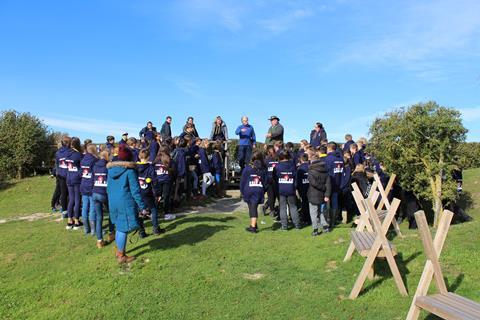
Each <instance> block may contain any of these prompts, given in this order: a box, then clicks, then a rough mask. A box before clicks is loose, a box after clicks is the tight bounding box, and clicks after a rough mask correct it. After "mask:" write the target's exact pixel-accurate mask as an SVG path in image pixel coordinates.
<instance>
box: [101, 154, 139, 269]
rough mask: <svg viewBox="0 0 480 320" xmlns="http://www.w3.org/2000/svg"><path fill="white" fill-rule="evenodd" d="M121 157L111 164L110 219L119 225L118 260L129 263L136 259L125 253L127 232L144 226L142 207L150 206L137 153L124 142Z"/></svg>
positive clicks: (116, 239) (116, 237) (117, 226)
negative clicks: (137, 165) (135, 158)
mask: <svg viewBox="0 0 480 320" xmlns="http://www.w3.org/2000/svg"><path fill="white" fill-rule="evenodd" d="M118 160H119V161H114V162H109V163H108V164H107V169H108V175H107V176H108V180H107V193H108V206H109V210H110V220H111V221H112V223H113V224H114V225H115V229H116V234H115V242H116V243H117V254H116V256H117V260H118V262H119V263H125V262H131V261H133V260H134V259H135V257H128V256H127V255H125V248H126V245H127V235H128V233H129V232H132V231H133V230H136V229H138V228H139V227H140V226H139V221H138V211H139V210H145V209H146V206H145V204H144V202H143V201H142V197H141V195H140V186H139V184H138V175H137V171H136V169H135V163H134V162H133V153H132V151H131V150H130V148H128V146H126V145H121V146H120V148H119V150H118Z"/></svg>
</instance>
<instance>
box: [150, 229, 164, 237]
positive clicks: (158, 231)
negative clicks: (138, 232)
mask: <svg viewBox="0 0 480 320" xmlns="http://www.w3.org/2000/svg"><path fill="white" fill-rule="evenodd" d="M165 232H167V230H165V229H162V228H157V229H153V234H154V235H156V236H159V235H161V234H164V233H165Z"/></svg>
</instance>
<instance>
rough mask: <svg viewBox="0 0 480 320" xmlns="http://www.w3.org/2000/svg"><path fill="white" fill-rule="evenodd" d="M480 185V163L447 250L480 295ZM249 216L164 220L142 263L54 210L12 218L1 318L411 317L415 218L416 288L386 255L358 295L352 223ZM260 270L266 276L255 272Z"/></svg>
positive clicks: (409, 251) (464, 288) (447, 263)
mask: <svg viewBox="0 0 480 320" xmlns="http://www.w3.org/2000/svg"><path fill="white" fill-rule="evenodd" d="M479 184H480V170H471V171H468V172H467V173H466V175H465V191H467V192H470V193H471V194H472V195H473V196H474V201H475V203H474V206H475V208H474V209H471V210H469V213H470V214H471V215H473V216H474V217H475V218H476V219H475V220H474V221H473V222H470V223H465V224H462V225H454V226H452V227H451V230H450V233H449V236H448V238H447V242H446V246H445V248H444V252H443V254H442V257H441V263H442V266H443V271H444V275H445V277H446V278H447V280H448V281H447V282H448V285H449V286H450V287H451V288H452V289H454V290H455V292H457V293H458V294H460V295H464V296H466V297H469V298H470V299H473V300H476V301H480V273H479V272H478V271H477V270H478V266H479V263H480V251H479V249H480V244H479V237H478V230H479V227H480V222H479V221H478V220H479V218H480V209H479V205H480V197H479V195H478V186H479ZM15 188H20V185H17V186H15ZM4 192H6V191H2V192H0V197H1V198H2V199H3V196H4ZM49 194H50V193H49V192H48V193H47V194H45V196H48V195H49ZM41 210H43V209H42V207H41V206H40V207H38V208H35V210H33V211H32V212H36V211H41ZM247 221H248V218H247V216H246V214H233V215H192V216H188V217H185V218H181V219H178V220H176V221H173V222H170V223H168V224H164V226H165V227H167V229H168V233H167V234H165V235H163V236H161V237H158V238H154V237H149V238H147V239H145V240H139V241H138V242H136V243H134V244H130V243H129V244H128V248H129V250H131V251H130V253H131V254H134V255H137V256H138V260H137V261H135V262H134V263H132V264H131V266H130V267H120V266H118V265H117V264H116V262H115V260H114V257H113V246H108V247H106V248H104V249H103V250H98V249H96V248H95V240H94V239H92V238H90V237H85V236H84V235H83V234H82V232H80V231H78V232H72V231H70V232H67V231H66V230H64V228H63V224H62V223H61V222H58V221H55V220H54V219H53V218H51V219H43V220H39V221H35V222H9V223H6V224H2V225H0V234H2V237H0V257H2V258H1V259H0V270H1V272H0V283H1V285H0V319H26V318H33V319H58V318H78V319H126V318H142V319H204V318H209V319H404V318H405V316H406V313H407V311H408V308H409V305H410V303H411V299H412V295H413V293H414V292H415V289H416V286H417V284H418V280H419V278H420V275H421V272H422V269H423V266H424V262H425V256H424V254H423V250H422V245H421V242H420V239H419V238H418V236H417V233H416V231H410V230H407V229H406V224H405V223H404V224H402V225H401V227H402V232H404V234H405V235H406V238H405V239H399V238H395V239H394V240H393V241H394V243H395V245H396V246H397V248H398V251H399V252H400V255H399V256H398V257H397V262H398V264H399V267H400V270H401V272H402V274H403V275H405V277H406V286H407V288H408V290H409V293H410V296H409V297H402V296H400V294H399V293H398V291H397V289H396V286H395V283H394V281H393V278H392V277H391V275H390V273H389V271H388V266H387V265H386V263H383V262H378V263H377V265H376V271H377V272H378V274H379V277H377V279H375V280H373V281H367V283H366V285H365V286H364V290H363V291H362V293H361V295H360V296H359V298H358V299H357V300H355V301H350V300H348V299H345V297H348V294H349V292H350V290H351V288H352V286H353V284H354V282H355V279H356V276H357V274H358V272H359V271H360V269H361V267H362V265H363V263H364V261H365V260H364V258H361V257H359V256H358V255H356V254H355V255H354V258H353V259H352V261H350V262H348V263H343V262H342V260H343V257H344V255H345V251H346V249H347V246H348V241H349V236H348V232H349V230H350V229H349V228H347V227H346V226H345V227H341V228H338V229H336V230H335V231H334V232H332V233H331V234H328V235H323V236H321V237H318V238H312V237H310V230H309V229H308V228H306V229H303V230H301V231H294V230H292V231H289V232H281V231H278V230H272V229H271V221H270V220H269V218H267V225H264V226H262V228H261V232H260V233H259V234H257V235H251V234H247V233H246V232H245V231H244V227H245V226H246V225H247ZM134 240H136V239H134ZM256 273H258V274H260V275H261V276H260V277H261V278H260V279H257V280H252V279H247V278H248V275H253V274H256ZM425 316H426V314H422V317H425Z"/></svg>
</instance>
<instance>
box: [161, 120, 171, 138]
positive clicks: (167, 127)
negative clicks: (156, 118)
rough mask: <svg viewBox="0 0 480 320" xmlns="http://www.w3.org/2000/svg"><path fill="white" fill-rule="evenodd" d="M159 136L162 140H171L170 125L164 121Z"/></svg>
mask: <svg viewBox="0 0 480 320" xmlns="http://www.w3.org/2000/svg"><path fill="white" fill-rule="evenodd" d="M160 135H161V136H162V138H163V139H167V138H171V137H172V127H171V125H170V123H168V122H167V121H165V122H164V123H163V125H162V129H160Z"/></svg>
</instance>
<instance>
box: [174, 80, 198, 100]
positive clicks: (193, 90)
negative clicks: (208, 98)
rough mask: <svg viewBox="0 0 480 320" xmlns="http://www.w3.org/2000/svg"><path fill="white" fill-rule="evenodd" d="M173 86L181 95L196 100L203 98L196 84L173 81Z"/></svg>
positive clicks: (187, 81) (186, 81)
mask: <svg viewBox="0 0 480 320" xmlns="http://www.w3.org/2000/svg"><path fill="white" fill-rule="evenodd" d="M172 82H173V84H174V85H175V86H176V87H177V88H178V89H179V90H180V91H182V92H183V93H185V94H187V95H189V96H191V97H192V98H195V99H198V98H201V97H202V96H203V94H202V92H201V90H200V87H199V85H198V84H197V83H195V82H193V81H189V80H173V81H172Z"/></svg>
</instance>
